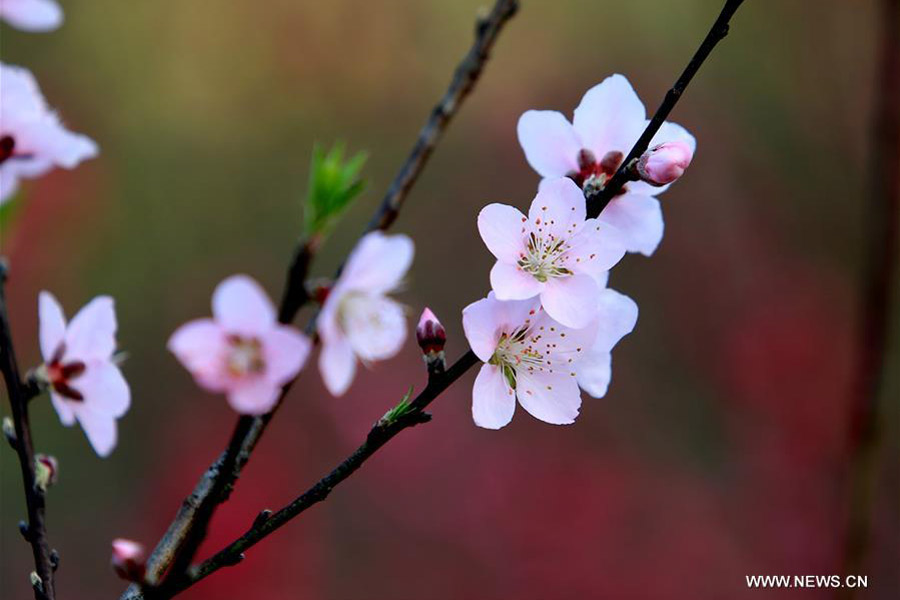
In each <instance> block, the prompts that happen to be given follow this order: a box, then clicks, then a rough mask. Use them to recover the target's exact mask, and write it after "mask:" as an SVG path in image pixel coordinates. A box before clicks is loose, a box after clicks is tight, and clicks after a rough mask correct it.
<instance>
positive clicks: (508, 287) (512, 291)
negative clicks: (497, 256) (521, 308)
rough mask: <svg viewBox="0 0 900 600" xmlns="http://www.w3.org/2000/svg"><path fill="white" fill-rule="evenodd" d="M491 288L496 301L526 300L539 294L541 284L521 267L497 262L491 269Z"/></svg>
mask: <svg viewBox="0 0 900 600" xmlns="http://www.w3.org/2000/svg"><path fill="white" fill-rule="evenodd" d="M491 288H492V289H493V290H494V293H495V294H497V299H498V300H527V299H528V298H534V297H535V296H537V295H538V294H540V293H541V289H542V288H543V284H542V283H541V282H540V281H538V280H537V279H535V278H534V276H533V275H531V274H529V273H526V272H525V271H523V270H522V269H521V267H519V266H517V265H511V264H509V263H505V262H500V261H499V260H498V261H497V262H496V263H494V267H493V268H492V269H491Z"/></svg>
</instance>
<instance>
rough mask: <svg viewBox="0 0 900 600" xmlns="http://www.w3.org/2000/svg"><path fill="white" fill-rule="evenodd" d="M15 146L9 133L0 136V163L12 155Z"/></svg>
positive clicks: (14, 141)
mask: <svg viewBox="0 0 900 600" xmlns="http://www.w3.org/2000/svg"><path fill="white" fill-rule="evenodd" d="M15 148H16V140H15V139H13V137H12V136H11V135H4V136H3V137H0V165H2V164H3V163H4V162H6V159H8V158H10V157H11V156H12V155H13V150H15Z"/></svg>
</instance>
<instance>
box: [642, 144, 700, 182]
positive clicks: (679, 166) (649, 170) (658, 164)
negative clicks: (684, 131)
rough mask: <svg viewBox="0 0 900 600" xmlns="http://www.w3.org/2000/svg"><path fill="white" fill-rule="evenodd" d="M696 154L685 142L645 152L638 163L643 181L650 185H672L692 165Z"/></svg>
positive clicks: (664, 145)
mask: <svg viewBox="0 0 900 600" xmlns="http://www.w3.org/2000/svg"><path fill="white" fill-rule="evenodd" d="M693 157H694V152H693V150H692V149H691V147H690V146H689V145H688V144H687V143H685V142H666V143H664V144H659V145H658V146H654V147H652V148H650V149H649V150H647V151H646V152H644V153H643V154H642V155H641V157H640V159H639V160H638V163H637V170H638V173H640V175H641V179H642V180H643V181H646V182H647V183H649V184H650V185H654V186H662V185H666V184H667V183H672V182H673V181H675V180H676V179H678V178H679V177H681V175H682V174H683V173H684V170H685V169H687V168H688V165H690V164H691V159H692V158H693Z"/></svg>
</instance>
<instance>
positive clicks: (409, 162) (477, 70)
mask: <svg viewBox="0 0 900 600" xmlns="http://www.w3.org/2000/svg"><path fill="white" fill-rule="evenodd" d="M518 8H519V3H518V1H517V0H497V2H496V3H495V4H494V7H493V8H492V9H491V12H490V13H489V14H488V15H487V16H486V17H483V18H480V19H478V23H476V25H475V42H474V43H473V44H472V47H471V48H470V49H469V52H468V54H466V57H465V58H464V59H463V60H462V62H461V63H459V66H458V67H456V71H455V72H454V73H453V80H452V81H451V82H450V87H448V88H447V91H446V92H445V93H444V97H443V98H441V100H440V102H438V103H437V104H436V105H435V107H434V108H433V109H432V110H431V116H430V117H429V118H428V122H426V123H425V127H423V128H422V131H420V132H419V137H418V139H417V140H416V143H415V145H414V146H413V149H412V151H411V152H410V153H409V157H408V158H407V159H406V162H405V163H404V164H403V167H402V168H401V169H400V172H399V173H397V176H396V177H395V178H394V181H393V182H392V183H391V187H390V188H389V189H388V191H387V194H385V196H384V199H383V200H382V201H381V207H380V208H379V209H378V212H376V213H375V216H373V217H372V220H371V221H370V222H369V227H368V231H374V230H376V229H382V230H383V229H387V228H388V227H390V225H391V223H393V222H394V219H396V218H397V214H398V213H399V212H400V207H401V206H403V202H404V200H406V196H407V194H409V190H410V188H411V187H412V186H413V184H414V183H415V182H416V180H417V179H418V178H419V174H420V173H421V172H422V169H424V168H425V165H426V163H427V162H428V158H429V157H430V156H431V153H432V152H433V151H434V148H435V146H437V143H438V141H440V138H441V134H443V133H444V130H445V129H446V128H447V124H448V123H450V119H452V118H453V116H454V115H455V114H456V113H457V112H459V107H460V106H461V105H462V103H463V101H464V100H465V99H466V96H468V95H469V93H470V92H471V91H472V88H473V87H475V83H476V82H477V81H478V78H479V77H480V76H481V72H482V71H483V70H484V65H485V64H486V63H487V59H488V55H489V53H490V51H491V48H492V47H493V46H494V42H496V41H497V36H498V35H500V31H501V30H502V29H503V26H504V25H505V24H506V22H507V21H509V19H510V18H512V16H513V15H515V14H516V11H517V10H518Z"/></svg>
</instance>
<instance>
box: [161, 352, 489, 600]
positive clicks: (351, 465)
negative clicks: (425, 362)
mask: <svg viewBox="0 0 900 600" xmlns="http://www.w3.org/2000/svg"><path fill="white" fill-rule="evenodd" d="M477 363H478V357H476V356H475V354H474V353H473V352H472V351H471V350H470V351H468V352H466V353H465V354H463V356H462V357H461V358H460V359H459V360H457V361H456V362H455V363H454V364H453V365H451V366H450V368H449V369H447V371H445V372H444V373H443V374H441V375H435V376H433V377H431V378H430V379H429V383H428V385H427V386H426V387H425V389H424V390H422V393H420V394H419V395H418V396H417V397H416V398H415V400H413V401H412V402H411V403H410V407H409V410H408V411H407V412H406V413H404V414H403V415H402V416H400V417H399V418H397V419H396V420H395V421H384V420H381V421H379V422H378V423H376V424H375V425H374V426H373V427H372V429H371V430H369V434H368V435H367V436H366V440H365V441H364V442H363V443H362V445H361V446H359V448H357V449H356V451H355V452H353V454H351V455H350V456H349V457H347V458H346V459H345V460H344V461H343V462H341V463H340V464H339V465H338V466H337V467H335V468H334V470H332V471H331V472H330V473H329V474H328V475H326V476H325V477H323V478H322V479H321V480H319V481H318V482H317V483H316V484H315V485H313V486H312V487H311V488H309V489H308V490H307V491H306V492H304V493H303V494H301V495H300V496H298V497H297V498H296V499H294V500H293V501H292V502H291V503H290V504H288V505H287V506H285V507H284V508H282V509H280V510H278V511H276V512H274V513H260V516H259V517H257V519H256V520H255V521H254V523H253V525H252V526H251V527H250V529H249V530H247V532H246V533H244V535H242V536H241V537H240V538H238V539H237V540H235V541H234V542H232V543H231V544H229V545H228V546H227V547H225V548H223V549H222V550H220V551H219V552H217V553H216V554H215V555H213V556H212V557H211V558H209V559H207V560H205V561H204V562H203V563H201V564H200V565H199V566H198V567H196V568H194V569H192V570H191V571H190V572H189V573H188V574H187V575H186V577H184V578H183V579H181V580H180V581H178V582H176V583H175V587H174V590H173V591H174V592H175V593H178V592H181V591H183V590H185V589H187V588H188V587H190V586H191V585H193V584H195V583H197V582H198V581H200V580H201V579H203V578H205V577H207V576H209V575H211V574H212V573H215V572H216V571H218V570H219V569H221V568H222V567H226V566H231V565H235V564H237V563H238V562H240V561H241V559H242V558H243V554H242V553H243V552H244V551H245V550H247V549H249V548H251V547H252V546H254V545H256V544H257V543H258V542H260V541H261V540H262V539H264V538H265V537H267V536H269V535H270V534H272V533H273V532H275V531H276V530H278V529H279V528H281V527H282V526H283V525H285V524H286V523H287V522H288V521H290V520H291V519H294V518H295V517H297V516H298V515H300V514H301V513H302V512H304V511H305V510H307V509H309V508H311V507H312V506H314V505H316V504H318V503H319V502H322V501H323V500H325V499H326V498H327V497H328V495H329V494H330V493H331V491H332V490H333V489H334V488H335V486H337V485H338V484H339V483H341V482H342V481H344V480H345V479H347V478H348V477H350V475H352V474H353V473H355V472H356V471H357V469H359V468H360V467H361V466H362V465H363V464H364V463H365V462H366V460H368V459H369V457H371V456H372V455H373V454H375V452H377V451H378V450H379V449H380V448H381V447H382V446H384V445H385V444H387V443H388V442H389V441H390V440H391V439H392V438H393V437H394V436H396V435H397V434H398V433H400V432H401V431H403V430H404V429H408V428H410V427H414V426H416V425H418V424H420V423H423V422H427V421H428V420H429V419H430V418H431V417H430V415H429V414H428V413H426V412H424V411H425V408H426V407H427V406H428V405H429V404H431V402H432V401H433V400H434V399H435V398H437V397H438V396H439V395H440V394H441V393H443V392H444V390H446V389H447V388H448V387H450V385H451V384H452V383H453V382H455V381H456V380H457V379H459V378H460V377H461V376H462V375H463V374H464V373H465V372H466V371H468V370H469V369H470V368H471V367H473V366H474V365H476V364H477Z"/></svg>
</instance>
